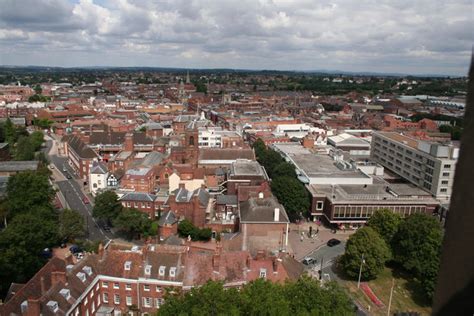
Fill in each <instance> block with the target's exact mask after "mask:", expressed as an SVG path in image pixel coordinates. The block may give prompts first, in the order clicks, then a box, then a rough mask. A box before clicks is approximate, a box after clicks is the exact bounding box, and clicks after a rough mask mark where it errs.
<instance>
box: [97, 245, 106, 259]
mask: <svg viewBox="0 0 474 316" xmlns="http://www.w3.org/2000/svg"><path fill="white" fill-rule="evenodd" d="M104 252H105V249H104V244H102V242H101V243H100V244H99V248H98V249H97V254H98V255H99V258H100V259H102V257H103V256H104Z"/></svg>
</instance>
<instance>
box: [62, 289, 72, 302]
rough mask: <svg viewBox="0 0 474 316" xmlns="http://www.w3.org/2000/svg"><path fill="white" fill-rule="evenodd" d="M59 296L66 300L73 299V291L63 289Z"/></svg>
mask: <svg viewBox="0 0 474 316" xmlns="http://www.w3.org/2000/svg"><path fill="white" fill-rule="evenodd" d="M59 294H61V295H62V296H63V297H64V298H65V299H66V300H68V299H70V298H71V291H70V290H69V289H62V290H61V291H59Z"/></svg>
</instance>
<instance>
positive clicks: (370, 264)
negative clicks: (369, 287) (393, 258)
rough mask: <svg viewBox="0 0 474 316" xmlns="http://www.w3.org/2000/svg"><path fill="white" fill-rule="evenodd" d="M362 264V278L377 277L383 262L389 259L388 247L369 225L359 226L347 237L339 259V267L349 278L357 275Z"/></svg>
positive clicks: (383, 264)
mask: <svg viewBox="0 0 474 316" xmlns="http://www.w3.org/2000/svg"><path fill="white" fill-rule="evenodd" d="M362 258H363V264H362V274H361V275H362V279H364V280H370V279H374V278H375V277H377V275H378V274H379V273H380V272H381V271H382V270H383V268H384V266H385V262H386V261H387V260H389V259H390V249H389V248H388V246H387V244H386V243H385V241H384V240H383V239H382V237H380V235H379V234H378V233H377V232H376V231H375V230H373V229H372V228H370V227H363V228H360V229H359V230H358V231H357V232H356V233H355V234H353V235H352V236H351V237H349V240H348V241H347V244H346V251H345V252H344V254H343V255H342V257H341V259H340V264H341V267H342V268H343V270H344V272H345V273H346V274H347V275H348V276H349V277H351V278H354V279H356V278H357V277H358V276H359V271H360V265H361V262H362Z"/></svg>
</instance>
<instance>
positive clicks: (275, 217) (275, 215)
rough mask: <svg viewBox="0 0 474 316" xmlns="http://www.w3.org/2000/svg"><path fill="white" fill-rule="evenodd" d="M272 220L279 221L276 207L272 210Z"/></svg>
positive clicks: (278, 211) (278, 212) (278, 210)
mask: <svg viewBox="0 0 474 316" xmlns="http://www.w3.org/2000/svg"><path fill="white" fill-rule="evenodd" d="M273 221H274V222H279V221H280V209H279V208H278V207H275V209H274V210H273Z"/></svg>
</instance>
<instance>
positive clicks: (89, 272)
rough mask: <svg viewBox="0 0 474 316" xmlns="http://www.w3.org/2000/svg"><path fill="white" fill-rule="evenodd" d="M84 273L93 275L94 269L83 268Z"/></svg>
mask: <svg viewBox="0 0 474 316" xmlns="http://www.w3.org/2000/svg"><path fill="white" fill-rule="evenodd" d="M82 271H84V272H85V273H87V275H89V276H90V275H92V268H91V267H89V266H84V268H82Z"/></svg>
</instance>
